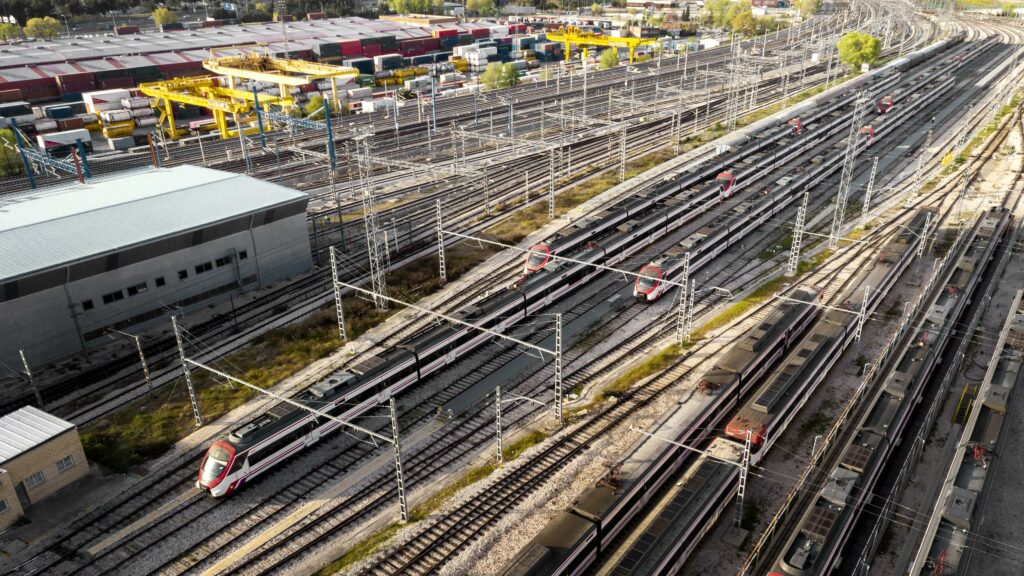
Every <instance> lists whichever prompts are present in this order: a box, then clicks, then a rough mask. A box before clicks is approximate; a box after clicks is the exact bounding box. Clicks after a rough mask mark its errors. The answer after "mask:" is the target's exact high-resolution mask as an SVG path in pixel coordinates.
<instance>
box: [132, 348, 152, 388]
mask: <svg viewBox="0 0 1024 576" xmlns="http://www.w3.org/2000/svg"><path fill="white" fill-rule="evenodd" d="M132 339H133V340H135V349H136V350H138V352H139V362H140V363H141V364H142V375H143V376H145V378H146V387H147V388H149V393H150V394H152V393H153V379H152V378H150V376H149V365H148V364H146V354H145V353H144V352H143V351H142V339H141V338H139V337H138V336H135V335H132Z"/></svg>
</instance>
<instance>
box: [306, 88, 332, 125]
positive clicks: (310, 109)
mask: <svg viewBox="0 0 1024 576" xmlns="http://www.w3.org/2000/svg"><path fill="white" fill-rule="evenodd" d="M327 102H328V105H327V107H328V108H329V109H330V110H331V115H332V116H333V115H335V114H337V112H338V111H337V110H336V109H335V108H334V102H331V101H330V100H328V101H327ZM302 111H303V112H305V113H306V118H309V119H310V120H322V119H323V117H324V97H323V96H321V95H319V94H313V95H312V96H310V97H309V102H306V105H305V106H303V108H302Z"/></svg>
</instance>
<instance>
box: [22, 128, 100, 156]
mask: <svg viewBox="0 0 1024 576" xmlns="http://www.w3.org/2000/svg"><path fill="white" fill-rule="evenodd" d="M79 140H81V142H82V144H84V145H85V146H86V149H87V150H91V149H92V138H91V137H90V136H89V131H88V130H83V129H77V130H65V131H64V132H51V133H49V134H39V135H38V136H36V143H38V144H39V148H40V149H41V150H45V151H47V152H50V153H54V152H59V151H66V150H68V149H70V147H72V146H76V145H77V141H79Z"/></svg>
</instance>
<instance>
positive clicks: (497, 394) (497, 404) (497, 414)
mask: <svg viewBox="0 0 1024 576" xmlns="http://www.w3.org/2000/svg"><path fill="white" fill-rule="evenodd" d="M494 423H495V428H497V433H498V466H501V465H502V464H504V463H505V454H504V450H502V448H501V386H496V387H495V388H494Z"/></svg>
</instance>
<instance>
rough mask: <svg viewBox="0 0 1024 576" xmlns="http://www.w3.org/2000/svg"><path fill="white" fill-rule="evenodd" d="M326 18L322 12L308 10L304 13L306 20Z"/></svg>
mask: <svg viewBox="0 0 1024 576" xmlns="http://www.w3.org/2000/svg"><path fill="white" fill-rule="evenodd" d="M326 18H327V14H324V13H323V12H310V13H309V14H306V20H324V19H326Z"/></svg>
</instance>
